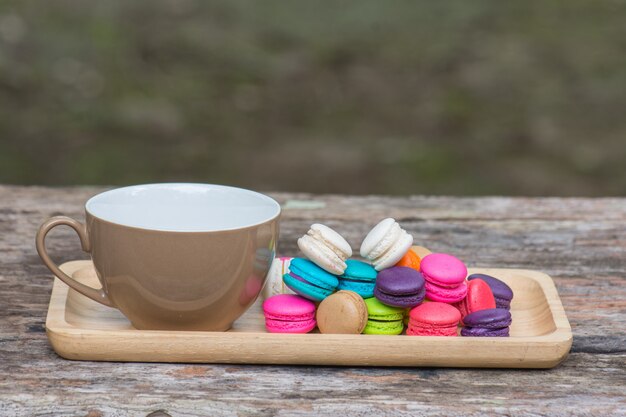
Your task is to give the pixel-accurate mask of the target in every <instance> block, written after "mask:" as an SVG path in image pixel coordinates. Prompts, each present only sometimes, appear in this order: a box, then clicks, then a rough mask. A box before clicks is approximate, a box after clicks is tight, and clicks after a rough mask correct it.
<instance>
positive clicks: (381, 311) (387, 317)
mask: <svg viewBox="0 0 626 417" xmlns="http://www.w3.org/2000/svg"><path fill="white" fill-rule="evenodd" d="M365 305H366V306H367V325H366V326H365V330H363V333H364V334H385V335H395V334H400V333H402V330H403V329H404V324H403V320H404V309H403V308H399V307H391V306H388V305H385V304H383V303H381V302H380V301H378V300H377V299H376V298H368V299H366V300H365Z"/></svg>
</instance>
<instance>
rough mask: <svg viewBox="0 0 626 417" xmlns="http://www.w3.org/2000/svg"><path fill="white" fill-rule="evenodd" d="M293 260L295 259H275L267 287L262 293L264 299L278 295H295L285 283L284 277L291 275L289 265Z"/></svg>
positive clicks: (266, 283) (268, 274) (266, 282)
mask: <svg viewBox="0 0 626 417" xmlns="http://www.w3.org/2000/svg"><path fill="white" fill-rule="evenodd" d="M292 259H293V258H288V257H282V258H275V259H274V261H273V262H272V266H271V267H270V270H269V272H268V273H267V279H266V280H265V286H264V287H263V291H262V293H261V295H262V296H263V298H264V299H268V298H270V297H271V296H273V295H277V294H295V293H294V292H293V291H291V289H289V287H287V286H286V285H285V283H284V282H283V275H285V274H288V273H289V264H290V263H291V260H292Z"/></svg>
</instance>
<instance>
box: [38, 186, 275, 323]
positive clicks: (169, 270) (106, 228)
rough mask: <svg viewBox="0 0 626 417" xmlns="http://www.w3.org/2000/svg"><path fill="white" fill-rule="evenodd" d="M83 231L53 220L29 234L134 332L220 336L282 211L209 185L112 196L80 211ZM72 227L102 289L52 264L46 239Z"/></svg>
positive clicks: (264, 266)
mask: <svg viewBox="0 0 626 417" xmlns="http://www.w3.org/2000/svg"><path fill="white" fill-rule="evenodd" d="M85 214H86V220H87V221H86V224H82V223H80V222H78V221H76V220H74V219H71V218H69V217H65V216H58V217H52V218H50V219H48V220H47V221H46V222H44V223H43V224H42V225H41V227H40V229H39V232H38V233H37V240H36V243H37V251H38V252H39V256H41V259H42V260H43V262H44V263H45V264H46V266H47V267H48V268H49V269H50V270H51V271H52V272H53V273H54V274H55V275H56V276H57V277H59V278H60V279H61V280H62V281H63V282H65V283H66V284H67V285H69V286H70V287H71V288H73V289H74V290H76V291H78V292H80V293H81V294H83V295H85V296H87V297H89V298H91V299H92V300H95V301H97V302H99V303H102V304H104V305H107V306H110V307H115V308H117V309H119V310H120V311H121V312H122V313H123V314H124V315H125V316H126V317H128V319H129V320H130V321H131V323H132V324H133V326H134V327H135V328H137V329H159V330H213V331H224V330H227V329H228V328H230V327H231V325H232V323H233V321H235V320H236V319H237V318H238V317H239V316H241V315H242V314H243V313H244V312H245V311H246V309H248V307H250V305H251V304H252V303H253V302H254V300H255V299H256V298H257V296H258V295H259V293H260V292H261V289H262V287H263V284H264V283H265V278H266V275H267V272H268V270H269V267H270V265H271V264H272V261H273V259H274V254H275V253H276V243H277V239H278V221H279V217H280V205H279V204H278V203H277V202H276V201H274V200H273V199H271V198H270V197H267V196H265V195H263V194H259V193H256V192H254V191H249V190H244V189H241V188H234V187H226V186H221V185H209V184H148V185H136V186H131V187H124V188H118V189H114V190H111V191H106V192H104V193H102V194H98V195H96V196H95V197H92V198H91V199H89V201H87V203H86V204H85ZM59 225H66V226H70V227H71V228H73V229H74V230H75V231H76V233H78V236H79V238H80V242H81V246H82V249H83V250H84V251H85V252H88V253H89V254H90V255H91V259H92V260H93V264H94V266H95V269H96V272H97V274H98V279H99V280H100V283H101V285H102V288H101V289H95V288H91V287H89V286H86V285H84V284H82V283H80V282H78V281H76V280H74V279H72V277H70V276H68V275H67V274H65V273H64V272H63V271H61V270H60V269H59V267H58V266H57V265H56V264H55V263H54V262H53V261H52V260H51V259H50V257H49V256H48V253H47V251H46V248H45V238H46V234H47V233H48V232H49V231H50V230H51V229H52V228H53V227H55V226H59Z"/></svg>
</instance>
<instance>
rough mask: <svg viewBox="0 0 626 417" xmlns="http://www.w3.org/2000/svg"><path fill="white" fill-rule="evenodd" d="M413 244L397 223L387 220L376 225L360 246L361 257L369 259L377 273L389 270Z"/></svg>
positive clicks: (411, 239) (390, 219) (409, 236)
mask: <svg viewBox="0 0 626 417" xmlns="http://www.w3.org/2000/svg"><path fill="white" fill-rule="evenodd" d="M412 244H413V236H411V235H410V234H408V233H407V232H406V231H405V230H404V229H402V228H401V227H400V225H399V224H398V222H396V221H395V220H394V219H392V218H387V219H384V220H383V221H381V222H380V223H378V224H377V225H376V226H375V227H374V228H373V229H372V230H371V231H370V232H369V233H368V234H367V236H366V237H365V239H364V240H363V243H362V244H361V251H360V252H361V256H362V257H364V258H367V259H369V260H370V261H371V262H372V264H373V265H374V268H375V269H376V270H377V271H380V270H383V269H385V268H389V267H390V266H393V265H395V264H396V263H398V261H400V259H402V257H403V256H404V254H406V253H407V251H408V250H409V248H410V247H411V245H412Z"/></svg>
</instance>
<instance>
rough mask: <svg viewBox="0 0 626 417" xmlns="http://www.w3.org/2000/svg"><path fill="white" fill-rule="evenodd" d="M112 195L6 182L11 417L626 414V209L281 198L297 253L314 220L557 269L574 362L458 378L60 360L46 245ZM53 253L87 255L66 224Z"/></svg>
mask: <svg viewBox="0 0 626 417" xmlns="http://www.w3.org/2000/svg"><path fill="white" fill-rule="evenodd" d="M99 191H102V188H42V187H6V186H4V187H3V186H0V359H1V360H0V415H2V416H4V415H7V416H12V415H41V416H48V415H49V416H57V415H70V416H85V415H90V416H104V415H123V416H126V415H129V416H137V415H139V416H141V415H147V414H148V413H150V412H153V411H155V410H165V411H166V412H167V413H169V414H170V415H172V416H192V415H213V416H221V415H319V414H339V413H343V414H345V415H369V414H385V415H448V416H454V415H476V416H478V415H484V414H486V413H488V414H501V415H514V416H526V415H528V416H537V415H557V416H559V415H563V416H565V415H626V412H625V410H626V394H625V392H626V327H625V326H624V325H625V323H626V199H619V198H606V199H577V198H574V199H557V198H499V197H494V198H451V197H398V198H389V197H379V196H369V197H348V196H338V195H334V196H311V195H305V194H273V196H274V197H276V198H277V199H278V200H279V201H280V202H281V203H282V204H284V205H285V211H284V214H283V219H282V222H281V240H280V242H281V246H280V248H279V250H280V252H281V253H283V254H285V255H292V256H293V255H295V254H297V247H296V238H297V237H299V236H300V235H301V234H303V233H305V232H306V230H307V229H308V226H309V225H310V223H312V222H313V221H320V222H323V223H326V224H328V225H329V226H331V227H334V228H336V229H337V230H338V231H340V232H341V233H342V234H343V235H344V236H345V237H346V238H347V240H348V241H349V242H350V243H351V244H352V246H353V247H358V245H359V244H360V240H361V239H362V238H363V237H364V236H365V234H366V233H367V231H368V230H369V228H370V227H371V226H373V225H374V224H375V223H376V222H377V221H378V220H380V219H381V218H383V217H386V216H392V217H395V218H396V219H397V220H398V221H400V223H401V224H402V225H403V227H404V228H405V229H407V230H408V231H409V232H411V233H412V234H413V235H414V237H415V239H416V242H417V243H418V244H422V245H424V246H427V247H429V248H430V249H432V250H437V251H447V252H451V253H454V254H456V255H458V256H459V257H460V258H462V259H464V260H465V261H466V262H467V263H468V264H469V265H470V266H474V267H490V266H491V267H494V266H497V267H503V268H523V269H537V270H542V271H544V272H546V273H548V274H549V275H551V276H552V277H553V278H554V280H555V282H556V286H557V288H558V290H559V294H560V296H561V300H562V301H563V304H564V307H565V310H566V313H567V316H568V318H569V320H570V323H571V325H572V330H573V333H574V344H573V347H572V353H571V354H570V356H569V357H568V359H567V360H566V361H565V362H564V363H563V364H561V365H560V366H559V367H557V368H554V369H551V370H541V371H537V370H498V369H494V370H485V369H482V370H475V369H461V370H459V369H443V368H441V369H438V368H435V369H419V368H418V369H411V368H338V367H308V366H257V365H241V366H234V365H185V364H179V365H175V364H149V363H96V362H72V361H67V360H63V359H61V358H59V357H58V356H57V355H56V354H55V353H54V352H53V351H52V349H51V347H50V345H49V344H48V341H47V338H46V335H45V331H44V321H45V316H46V309H47V305H48V302H49V298H50V291H51V288H52V279H51V277H50V273H49V272H48V271H47V269H46V268H45V267H44V266H43V265H42V264H41V262H40V260H39V258H38V256H37V254H36V252H35V249H34V236H35V232H36V229H37V227H38V226H39V224H40V223H41V222H42V221H43V220H44V219H45V218H47V217H49V216H51V215H55V214H66V215H70V216H76V217H77V218H82V216H83V209H82V206H83V204H84V202H85V201H86V199H87V198H88V197H89V196H91V195H93V194H95V193H97V192H99ZM311 202H313V204H312V203H311ZM48 246H49V248H50V253H51V255H52V256H53V258H54V259H56V260H57V261H58V262H59V263H62V262H65V261H69V260H73V259H75V258H76V257H77V255H81V256H82V254H81V253H80V248H79V243H78V241H77V239H76V237H75V236H74V234H73V233H72V232H70V231H69V230H59V231H55V232H53V233H52V234H51V236H50V238H49V241H48Z"/></svg>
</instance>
